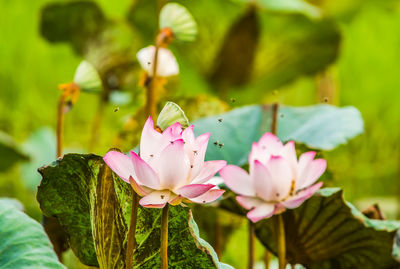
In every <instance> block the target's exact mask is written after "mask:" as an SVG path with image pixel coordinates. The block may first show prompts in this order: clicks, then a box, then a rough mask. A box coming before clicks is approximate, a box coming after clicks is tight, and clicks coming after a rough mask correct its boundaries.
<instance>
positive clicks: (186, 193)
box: [175, 184, 215, 199]
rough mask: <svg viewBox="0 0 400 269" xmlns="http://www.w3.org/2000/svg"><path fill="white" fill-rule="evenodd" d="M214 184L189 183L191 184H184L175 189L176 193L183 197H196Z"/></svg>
mask: <svg viewBox="0 0 400 269" xmlns="http://www.w3.org/2000/svg"><path fill="white" fill-rule="evenodd" d="M214 186H215V185H212V184H191V185H185V186H183V187H180V188H179V189H177V190H176V191H175V193H176V194H179V195H181V196H183V197H185V198H189V199H190V198H195V197H198V196H200V195H202V194H204V193H206V192H207V191H208V190H210V189H211V188H213V187H214Z"/></svg>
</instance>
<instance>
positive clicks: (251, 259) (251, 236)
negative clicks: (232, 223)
mask: <svg viewBox="0 0 400 269" xmlns="http://www.w3.org/2000/svg"><path fill="white" fill-rule="evenodd" d="M253 267H254V223H253V222H251V221H250V220H249V263H248V268H249V269H253Z"/></svg>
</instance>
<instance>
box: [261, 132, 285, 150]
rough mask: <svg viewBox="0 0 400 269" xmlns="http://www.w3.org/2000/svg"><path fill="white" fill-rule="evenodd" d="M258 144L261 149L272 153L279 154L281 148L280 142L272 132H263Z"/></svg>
mask: <svg viewBox="0 0 400 269" xmlns="http://www.w3.org/2000/svg"><path fill="white" fill-rule="evenodd" d="M258 145H259V146H260V147H261V148H262V149H266V150H268V151H269V152H270V153H271V154H272V155H279V153H280V151H281V150H282V148H283V145H282V142H281V141H280V140H279V138H278V137H276V136H275V135H274V134H272V133H265V134H264V135H263V136H262V137H261V138H260V140H259V141H258Z"/></svg>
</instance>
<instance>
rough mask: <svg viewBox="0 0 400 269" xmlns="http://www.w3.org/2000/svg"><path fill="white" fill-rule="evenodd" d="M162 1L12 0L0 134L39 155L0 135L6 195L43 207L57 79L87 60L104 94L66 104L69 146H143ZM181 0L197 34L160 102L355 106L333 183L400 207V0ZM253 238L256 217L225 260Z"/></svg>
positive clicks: (329, 179)
mask: <svg viewBox="0 0 400 269" xmlns="http://www.w3.org/2000/svg"><path fill="white" fill-rule="evenodd" d="M164 2H167V1H153V0H136V1H135V0H133V1H132V0H120V1H107V0H97V1H49V0H36V1H28V0H25V1H23V0H1V1H0V11H1V16H0V130H1V136H0V138H1V139H2V140H4V141H7V143H9V145H13V147H15V148H17V149H18V151H20V153H21V154H22V155H26V157H27V158H28V159H26V158H25V157H22V158H21V161H20V162H18V164H16V165H12V166H11V165H8V163H9V161H10V158H11V156H10V155H9V154H8V153H7V151H6V150H5V149H3V148H1V147H0V162H1V163H2V165H0V167H1V171H0V196H7V197H15V198H17V199H19V200H20V201H22V202H23V203H24V205H25V207H26V212H27V213H28V214H29V215H31V216H32V217H34V218H35V219H37V220H40V219H41V213H40V209H39V207H38V204H37V202H36V198H35V194H36V186H37V185H38V183H39V182H40V175H39V174H38V173H37V172H36V169H37V168H38V167H40V166H42V165H45V164H48V163H50V162H51V161H52V160H54V159H55V158H56V146H55V126H56V111H57V110H56V109H57V101H58V98H59V96H60V91H59V90H58V89H57V86H58V85H59V84H60V83H66V82H70V81H71V80H72V78H73V75H74V72H75V69H76V67H77V65H78V64H79V63H80V61H81V60H82V59H87V60H88V61H90V62H91V63H93V64H94V65H95V66H96V68H97V69H98V70H99V71H100V73H101V75H102V78H103V82H104V83H105V84H106V92H105V93H103V94H102V95H101V94H89V93H82V94H81V96H80V99H79V101H78V102H77V104H76V105H75V106H74V107H73V109H72V110H71V111H70V112H69V113H68V114H67V115H66V122H65V126H66V127H65V151H66V152H89V151H92V152H95V153H97V154H104V153H105V152H106V151H107V150H108V149H109V148H110V147H112V146H114V145H115V144H118V145H119V146H120V147H121V148H122V149H123V150H128V149H130V148H133V147H134V146H135V145H134V144H135V143H136V142H137V136H138V134H139V131H140V129H141V128H140V126H141V125H142V122H143V118H144V116H143V111H142V108H143V104H144V96H145V95H144V89H143V88H142V87H141V86H139V85H138V83H139V81H140V77H141V72H142V71H141V70H140V66H139V64H138V63H137V61H136V58H135V55H136V52H137V51H138V50H139V49H140V48H142V47H144V46H147V45H150V44H152V43H153V41H154V36H155V34H156V29H157V27H156V25H157V16H156V14H157V10H158V9H159V7H160V6H161V5H162V4H163V3H164ZM176 2H179V3H181V4H183V5H185V6H186V7H187V8H188V9H189V10H190V12H191V13H192V14H193V16H194V18H195V20H196V21H197V23H198V28H199V34H198V37H197V39H196V40H195V41H194V42H190V43H179V42H176V43H173V44H172V45H171V50H172V51H173V52H174V54H175V56H176V58H177V60H178V63H179V66H180V75H179V76H178V77H174V78H172V79H170V80H169V81H168V83H167V84H166V86H165V89H164V90H163V91H162V92H160V93H159V96H160V100H161V101H160V104H159V106H160V108H161V107H162V106H163V104H164V101H165V100H171V101H174V102H176V103H178V104H179V105H181V106H182V107H183V108H184V110H185V111H186V114H187V116H188V117H189V119H190V120H194V119H197V118H199V117H202V116H206V115H212V114H218V113H221V112H223V111H227V110H229V109H231V108H234V107H239V106H243V105H246V104H255V103H271V102H279V103H280V104H285V105H293V106H306V105H312V104H316V103H329V104H334V105H338V106H348V105H351V106H355V107H356V108H358V109H359V110H360V112H361V114H362V116H363V119H364V123H365V132H364V134H362V135H360V136H358V137H356V138H355V139H353V140H351V141H350V142H349V143H348V144H346V145H342V146H340V147H339V148H337V149H335V150H333V151H330V152H323V154H324V157H325V158H326V159H327V161H328V169H329V172H328V176H326V185H327V186H339V187H343V188H344V190H345V197H346V199H347V200H349V201H351V202H353V203H355V204H356V205H357V206H358V207H359V208H360V209H364V208H366V207H367V206H368V205H370V204H372V203H379V205H380V206H381V208H382V210H383V212H384V214H385V215H386V216H387V217H389V218H393V219H394V218H398V217H400V215H399V212H400V206H399V205H400V143H399V140H400V80H399V77H400V61H399V59H400V1H397V0H309V1H308V2H302V1H293V0H291V1H289V0H288V1H287V3H286V4H276V3H278V2H279V1H268V0H259V1H258V2H259V3H258V5H253V4H251V2H257V1H245V0H236V1H232V0H213V1H195V0H186V1H185V0H182V1H176ZM282 2H285V1H282ZM299 3H300V4H299ZM99 107H100V108H99ZM99 110H101V111H102V112H101V113H102V117H101V126H100V127H99V128H98V129H96V131H95V133H93V121H94V119H95V118H96V113H98V112H99ZM3 136H4V137H3ZM11 140H12V141H11ZM121 141H123V142H121ZM89 145H91V146H89ZM2 150H3V152H2ZM245 238H246V229H245V228H241V229H239V230H238V231H237V232H235V234H234V235H233V236H231V237H230V239H229V240H231V241H230V242H232V243H233V244H228V247H227V249H226V251H225V252H224V254H223V257H222V261H223V262H226V263H229V264H232V265H234V266H236V267H237V268H244V266H245V262H246V259H245V258H244V255H245V251H243V257H241V255H240V254H238V253H237V248H238V246H237V245H238V244H239V245H240V244H241V243H240V242H243V241H244V240H246V239H245ZM259 249H260V248H259ZM261 257H262V251H261V250H260V255H259V258H260V259H261ZM71 260H73V258H71ZM71 264H74V262H73V261H71ZM70 267H71V268H72V267H76V265H75V264H74V265H71V266H70Z"/></svg>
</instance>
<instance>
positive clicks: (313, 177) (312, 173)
mask: <svg viewBox="0 0 400 269" xmlns="http://www.w3.org/2000/svg"><path fill="white" fill-rule="evenodd" d="M325 169H326V161H325V160H324V159H315V160H312V161H311V162H309V163H308V164H307V165H306V166H305V168H304V169H303V170H301V171H299V174H298V177H297V182H296V184H297V185H296V187H297V189H303V188H306V187H308V186H310V185H311V184H313V183H314V182H315V181H317V180H318V178H319V177H320V176H321V175H322V174H323V173H324V172H325Z"/></svg>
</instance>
